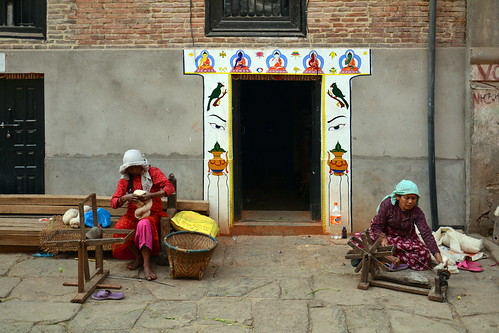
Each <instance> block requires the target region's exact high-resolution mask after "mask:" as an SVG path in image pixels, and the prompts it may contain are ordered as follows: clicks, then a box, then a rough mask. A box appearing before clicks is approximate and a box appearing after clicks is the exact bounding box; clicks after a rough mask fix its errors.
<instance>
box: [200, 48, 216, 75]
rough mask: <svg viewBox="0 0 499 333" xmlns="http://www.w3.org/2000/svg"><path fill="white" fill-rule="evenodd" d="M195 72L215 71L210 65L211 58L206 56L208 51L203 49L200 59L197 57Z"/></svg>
mask: <svg viewBox="0 0 499 333" xmlns="http://www.w3.org/2000/svg"><path fill="white" fill-rule="evenodd" d="M196 72H203V73H206V72H215V70H214V69H213V66H212V65H211V60H210V58H209V57H208V52H206V51H204V52H203V53H202V55H201V59H199V62H198V68H197V69H196Z"/></svg>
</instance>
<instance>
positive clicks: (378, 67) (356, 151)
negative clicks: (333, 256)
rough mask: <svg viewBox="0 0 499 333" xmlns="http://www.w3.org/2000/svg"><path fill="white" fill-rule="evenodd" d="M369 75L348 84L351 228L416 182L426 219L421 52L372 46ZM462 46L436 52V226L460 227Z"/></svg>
mask: <svg viewBox="0 0 499 333" xmlns="http://www.w3.org/2000/svg"><path fill="white" fill-rule="evenodd" d="M371 61H372V75H371V76H369V77H359V78H354V79H353V81H352V110H353V112H354V113H353V114H352V154H353V158H352V166H351V168H352V205H353V224H354V229H357V230H361V229H363V228H366V227H367V226H369V222H370V220H371V219H372V217H373V216H374V214H375V208H376V206H377V204H378V203H379V201H380V200H381V199H382V198H383V196H384V195H387V194H389V193H391V191H392V190H393V186H394V185H396V184H397V183H398V182H399V181H400V180H402V179H411V180H414V181H415V182H416V183H417V184H418V187H419V190H420V192H421V194H422V200H421V202H420V204H421V207H422V208H423V210H424V211H425V212H426V215H427V219H428V222H429V223H430V224H431V218H430V206H429V190H428V183H429V181H428V162H427V152H428V129H427V123H428V122H427V119H428V108H427V105H428V103H427V77H428V76H427V51H426V50H425V49H399V50H393V49H389V50H388V49H374V50H373V51H372V59H371ZM464 63H465V49H464V48H463V49H456V48H451V49H440V48H439V49H438V50H437V55H436V91H435V98H436V105H435V142H436V144H435V146H436V148H435V149H436V159H437V163H436V175H437V198H438V211H439V223H440V224H441V225H460V226H462V225H464V224H465V215H466V212H465V194H466V183H465V137H464V133H465V123H464V114H465V104H464V103H465V96H464V92H465V83H466V82H465V70H466V68H465V66H464Z"/></svg>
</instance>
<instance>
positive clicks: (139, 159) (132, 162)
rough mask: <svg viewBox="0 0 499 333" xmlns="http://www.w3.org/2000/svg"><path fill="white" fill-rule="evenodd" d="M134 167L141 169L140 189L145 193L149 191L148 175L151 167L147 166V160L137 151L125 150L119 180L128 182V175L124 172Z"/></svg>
mask: <svg viewBox="0 0 499 333" xmlns="http://www.w3.org/2000/svg"><path fill="white" fill-rule="evenodd" d="M136 165H137V166H141V167H142V174H141V177H142V179H141V181H142V189H143V190H144V191H146V192H149V191H151V188H152V178H151V175H150V174H149V167H150V166H151V165H150V164H149V162H147V159H146V158H145V157H144V155H143V154H142V152H141V151H140V150H138V149H130V150H127V151H126V152H125V154H124V155H123V164H122V165H121V166H120V173H121V178H124V179H126V180H128V173H127V172H126V169H128V168H129V167H131V166H136Z"/></svg>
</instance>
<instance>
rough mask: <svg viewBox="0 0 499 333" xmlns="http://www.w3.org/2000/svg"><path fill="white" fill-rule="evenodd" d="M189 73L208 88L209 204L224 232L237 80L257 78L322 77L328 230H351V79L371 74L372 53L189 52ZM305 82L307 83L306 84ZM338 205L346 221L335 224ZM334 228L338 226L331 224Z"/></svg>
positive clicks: (229, 219)
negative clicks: (234, 89)
mask: <svg viewBox="0 0 499 333" xmlns="http://www.w3.org/2000/svg"><path fill="white" fill-rule="evenodd" d="M184 73H185V74H187V75H193V74H194V75H201V76H202V77H203V80H204V81H203V82H204V95H203V111H202V112H203V115H204V117H203V118H204V149H203V151H204V165H205V166H206V168H207V169H206V175H205V176H206V178H205V180H206V181H205V182H204V199H205V200H209V201H210V213H211V216H212V217H213V218H214V219H216V220H217V221H218V224H219V226H220V232H221V233H223V234H228V233H229V229H230V226H231V225H232V223H233V214H234V211H233V207H232V206H231V205H232V202H233V200H232V196H233V193H234V191H233V179H232V175H231V166H232V161H233V152H232V132H231V131H232V119H231V112H230V111H231V110H232V105H231V101H232V93H233V92H232V87H231V82H232V80H231V76H236V75H237V76H242V75H247V74H251V75H252V77H253V76H254V77H255V79H258V77H259V76H262V77H263V76H269V75H271V76H274V78H277V79H280V80H286V79H293V80H295V79H296V77H297V76H307V77H308V76H317V75H320V76H321V77H322V103H321V138H322V140H321V145H322V147H321V170H322V174H321V201H322V204H321V211H322V214H321V215H322V223H323V230H324V231H325V232H330V233H334V234H339V233H340V232H341V229H342V227H347V230H350V229H351V202H350V200H351V181H350V177H351V173H352V170H350V159H351V126H350V121H351V114H352V110H351V107H350V104H351V79H352V78H353V77H356V76H359V75H370V74H371V51H370V50H369V49H340V48H321V49H304V48H300V49H203V50H184ZM304 79H305V78H304ZM335 202H337V203H338V206H339V208H340V210H341V214H342V216H343V219H342V220H341V221H335V220H334V219H333V218H332V209H333V203H335ZM331 222H332V223H331Z"/></svg>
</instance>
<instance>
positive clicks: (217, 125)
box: [208, 123, 225, 131]
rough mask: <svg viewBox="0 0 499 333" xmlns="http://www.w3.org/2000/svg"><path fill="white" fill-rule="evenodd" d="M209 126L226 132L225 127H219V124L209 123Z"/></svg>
mask: <svg viewBox="0 0 499 333" xmlns="http://www.w3.org/2000/svg"><path fill="white" fill-rule="evenodd" d="M208 124H210V126H211V127H213V128H214V129H216V130H220V131H225V127H223V126H222V125H219V124H217V123H208Z"/></svg>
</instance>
